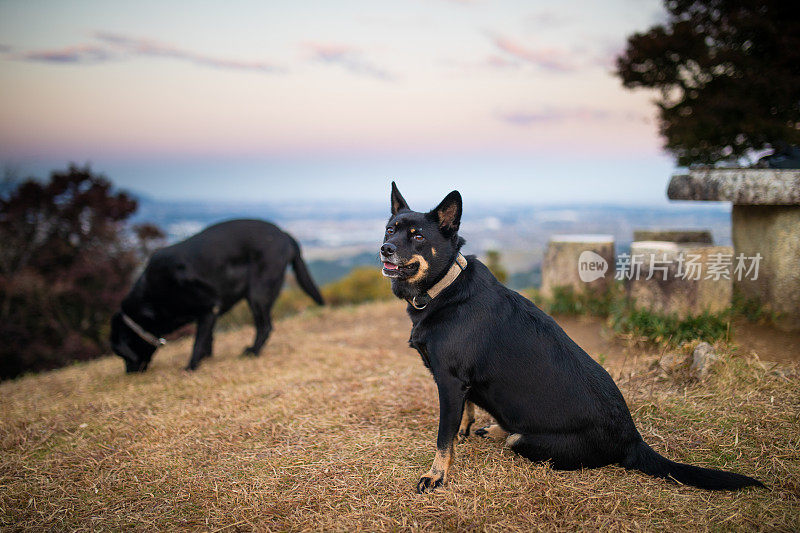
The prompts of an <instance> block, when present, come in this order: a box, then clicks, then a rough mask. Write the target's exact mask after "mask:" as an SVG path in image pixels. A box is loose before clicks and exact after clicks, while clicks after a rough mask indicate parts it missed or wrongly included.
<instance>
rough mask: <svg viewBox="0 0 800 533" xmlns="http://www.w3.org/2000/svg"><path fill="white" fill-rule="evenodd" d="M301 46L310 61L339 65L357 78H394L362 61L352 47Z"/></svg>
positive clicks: (310, 43)
mask: <svg viewBox="0 0 800 533" xmlns="http://www.w3.org/2000/svg"><path fill="white" fill-rule="evenodd" d="M303 46H304V48H305V49H306V50H308V51H309V53H310V55H311V59H312V60H315V61H321V62H323V63H330V64H336V65H339V66H341V67H343V68H344V69H346V70H348V71H349V72H351V73H353V74H356V75H359V76H368V77H371V78H377V79H380V80H391V79H393V78H394V76H392V75H391V74H390V73H389V72H387V71H386V70H384V69H382V68H381V67H379V66H377V65H375V64H373V63H370V62H369V61H367V60H366V59H364V57H363V53H362V52H361V50H359V49H358V48H356V47H354V46H349V45H345V44H338V43H317V42H309V43H305V44H304V45H303Z"/></svg>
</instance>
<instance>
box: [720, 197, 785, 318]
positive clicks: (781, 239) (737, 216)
mask: <svg viewBox="0 0 800 533" xmlns="http://www.w3.org/2000/svg"><path fill="white" fill-rule="evenodd" d="M732 218H733V220H732V233H733V247H734V248H735V249H736V253H737V254H740V253H741V254H744V256H745V257H756V254H761V256H762V259H761V261H760V263H759V272H758V277H757V278H756V279H752V276H747V277H744V279H742V280H739V279H734V282H733V283H734V289H735V290H736V292H737V293H738V294H741V295H742V296H743V297H745V298H746V299H748V300H757V301H759V302H761V303H762V304H763V305H765V306H767V307H769V308H770V309H771V310H772V311H774V312H775V313H777V315H778V316H777V317H776V325H777V326H778V327H780V328H781V329H786V330H792V329H800V206H797V205H780V206H778V205H738V204H734V206H733V213H732Z"/></svg>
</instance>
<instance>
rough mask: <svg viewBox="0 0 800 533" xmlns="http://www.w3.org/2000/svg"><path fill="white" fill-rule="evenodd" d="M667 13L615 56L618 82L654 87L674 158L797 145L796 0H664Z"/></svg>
mask: <svg viewBox="0 0 800 533" xmlns="http://www.w3.org/2000/svg"><path fill="white" fill-rule="evenodd" d="M665 7H666V9H667V12H668V17H669V18H668V21H667V22H666V23H665V24H663V25H657V26H653V27H652V28H650V29H649V30H648V31H647V32H646V33H635V34H633V35H631V36H630V37H629V38H628V44H627V48H626V50H625V51H624V52H623V54H622V55H621V56H619V57H618V58H617V71H616V73H617V75H618V76H619V77H620V78H621V79H622V83H623V85H624V86H625V87H627V88H650V89H657V90H658V91H659V96H658V97H657V98H656V102H655V103H656V104H657V105H658V108H659V119H660V128H659V129H660V133H661V135H662V136H663V137H664V139H665V148H666V149H667V150H668V151H670V152H671V153H673V154H674V155H675V156H676V157H677V160H678V163H679V164H681V165H688V164H693V163H705V164H708V163H713V162H715V161H719V160H721V159H726V158H730V157H741V156H744V155H747V154H748V152H749V151H752V150H761V149H765V148H782V147H785V146H786V145H792V144H800V2H799V1H797V0H760V1H757V0H667V1H666V2H665Z"/></svg>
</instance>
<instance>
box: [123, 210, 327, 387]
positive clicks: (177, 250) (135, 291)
mask: <svg viewBox="0 0 800 533" xmlns="http://www.w3.org/2000/svg"><path fill="white" fill-rule="evenodd" d="M289 263H291V264H292V267H293V269H294V273H295V276H296V278H297V282H298V284H299V285H300V287H302V288H303V290H304V291H305V292H306V293H307V294H308V295H309V296H311V298H313V299H314V301H315V302H317V303H318V304H320V305H323V303H324V302H323V299H322V295H321V294H320V293H319V289H317V286H316V285H315V284H314V280H312V279H311V275H310V274H309V273H308V269H307V268H306V265H305V263H304V262H303V258H302V257H301V255H300V246H299V245H298V244H297V242H296V241H295V240H294V239H293V238H292V237H291V236H290V235H288V234H286V233H284V232H283V231H281V230H280V229H279V228H278V227H277V226H275V225H273V224H270V223H269V222H264V221H262V220H231V221H228V222H222V223H220V224H216V225H213V226H210V227H208V228H206V229H205V230H203V231H201V232H200V233H198V234H196V235H194V236H192V237H190V238H188V239H186V240H185V241H182V242H179V243H177V244H173V245H172V246H168V247H166V248H162V249H161V250H158V251H157V252H156V253H154V254H153V256H152V257H151V258H150V261H149V262H148V263H147V267H146V268H145V270H144V272H143V273H142V275H141V276H140V277H139V279H138V280H137V281H136V283H135V284H134V286H133V288H132V289H131V292H130V293H129V294H128V296H126V297H125V299H124V300H123V301H122V313H125V314H126V315H128V316H129V317H130V318H131V319H133V321H134V322H135V323H136V324H138V325H139V326H141V327H142V328H144V330H145V331H147V332H148V333H150V334H152V335H154V336H156V337H161V336H163V335H166V334H168V333H171V332H173V331H175V330H176V329H178V328H180V327H182V326H185V325H186V324H189V323H191V322H197V335H196V337H195V342H194V348H193V349H192V357H191V359H190V361H189V365H188V366H187V370H194V369H196V368H197V365H198V364H199V363H200V361H201V360H202V359H204V358H205V357H209V356H211V345H212V334H213V329H214V323H215V322H216V320H217V317H218V316H219V315H221V314H223V313H225V312H226V311H228V310H229V309H230V308H231V307H233V305H234V304H236V303H237V302H239V301H240V300H241V299H242V298H245V299H246V300H247V303H248V304H249V305H250V310H251V311H252V313H253V320H254V322H255V326H256V336H255V340H254V341H253V345H252V346H250V347H249V348H247V349H246V350H245V353H248V354H251V355H258V354H259V352H260V351H261V347H262V346H263V345H264V343H265V342H266V340H267V337H269V334H270V331H272V322H271V320H270V311H271V309H272V304H273V303H274V302H275V299H276V298H277V297H278V293H279V292H280V290H281V286H282V285H283V276H284V272H285V271H286V265H288V264H289ZM111 346H112V348H113V350H114V353H116V354H117V355H119V356H120V357H122V358H123V359H124V360H125V369H126V370H127V371H128V372H141V371H144V370H146V369H147V365H148V364H150V359H151V358H152V356H153V353H154V352H155V350H156V347H155V346H153V345H152V344H149V343H148V342H146V341H145V340H144V339H142V337H141V336H139V335H138V334H137V333H136V332H135V331H133V330H132V329H131V328H130V327H129V326H128V324H126V323H125V322H124V321H123V319H122V316H121V314H120V313H116V314H115V315H114V317H113V318H112V320H111Z"/></svg>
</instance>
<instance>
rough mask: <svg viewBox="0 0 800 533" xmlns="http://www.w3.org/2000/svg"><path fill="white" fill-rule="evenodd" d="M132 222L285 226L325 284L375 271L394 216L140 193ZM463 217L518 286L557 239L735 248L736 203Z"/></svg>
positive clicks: (484, 209)
mask: <svg viewBox="0 0 800 533" xmlns="http://www.w3.org/2000/svg"><path fill="white" fill-rule="evenodd" d="M138 199H139V210H138V211H137V212H136V214H135V215H134V217H133V221H134V222H152V223H154V224H157V225H158V226H160V227H161V228H162V229H164V230H165V231H166V233H167V235H168V240H169V241H170V242H175V241H177V240H180V239H183V238H185V237H188V236H189V235H192V234H194V233H196V232H198V231H200V230H201V229H203V228H204V227H206V226H208V225H210V224H213V223H216V222H220V221H222V220H228V219H232V218H261V219H265V220H269V221H271V222H274V223H276V224H277V225H279V226H281V227H282V228H283V229H284V230H286V231H287V232H289V233H291V234H292V235H293V236H294V237H295V238H296V239H298V241H300V243H301V245H302V247H303V253H304V256H305V257H306V260H307V262H308V264H309V268H310V269H311V272H312V275H313V276H314V277H315V279H316V280H317V282H318V283H319V284H321V285H324V284H326V283H328V282H331V281H334V280H336V279H339V278H340V277H342V276H344V275H346V274H347V273H348V272H349V271H350V270H351V269H352V268H353V267H356V266H361V265H370V266H375V267H376V268H377V266H378V262H377V245H378V243H380V241H381V239H382V238H383V225H384V223H385V222H386V219H387V218H388V212H387V211H388V208H387V206H386V205H384V204H379V203H376V204H373V205H365V204H353V205H346V204H345V205H343V204H342V203H341V202H336V203H333V204H326V203H283V204H280V205H277V204H267V203H244V202H240V203H236V202H177V201H162V200H154V199H152V198H148V197H147V196H139V197H138ZM470 209H471V211H469V212H468V213H466V215H465V218H464V219H463V220H462V225H461V231H460V233H461V235H462V236H464V237H465V238H466V239H467V245H466V247H465V249H464V251H465V252H466V253H474V254H478V255H481V254H483V253H484V252H485V251H487V250H492V249H493V250H498V251H499V252H500V253H501V258H502V262H503V264H504V266H505V267H506V268H507V270H508V271H509V273H510V279H509V285H510V286H512V288H517V289H519V288H525V287H530V286H534V285H538V283H539V280H540V271H541V261H542V257H543V254H544V250H545V248H546V246H547V242H548V240H549V239H550V237H551V236H553V235H560V234H573V233H580V234H587V233H602V234H609V235H612V236H614V238H615V239H616V243H617V250H618V253H619V252H620V251H625V250H627V249H628V248H629V247H630V243H631V240H632V238H633V230H634V229H645V228H679V229H708V230H711V232H712V235H713V236H714V241H715V242H716V243H718V244H730V242H731V237H730V206H729V205H726V204H705V203H699V202H691V203H690V202H686V203H676V204H668V205H662V206H632V205H537V206H500V205H485V206H470Z"/></svg>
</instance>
